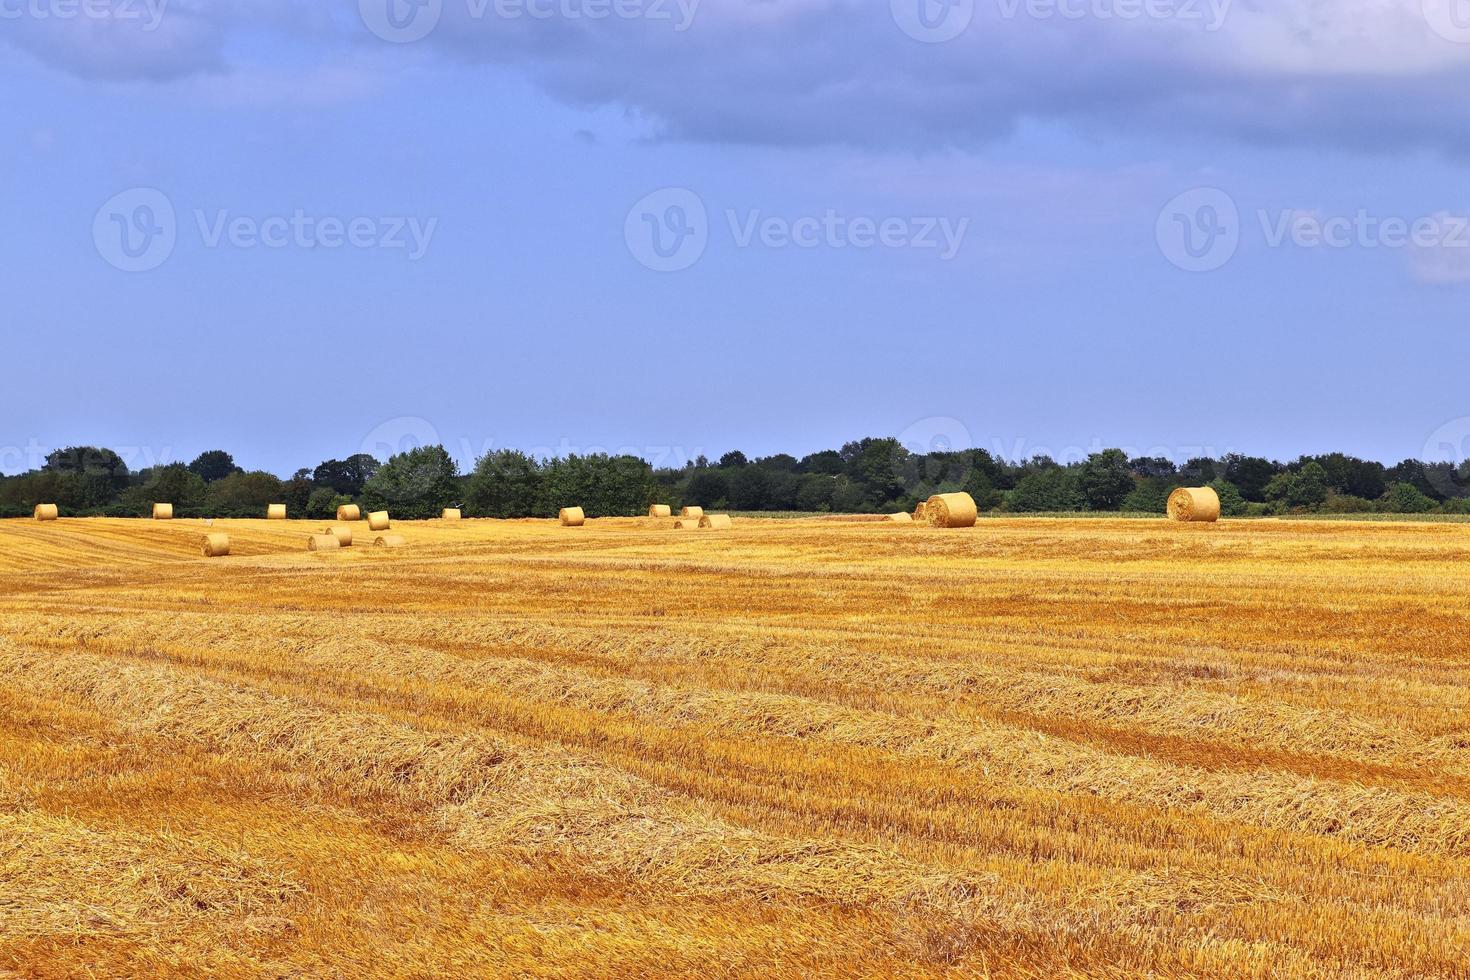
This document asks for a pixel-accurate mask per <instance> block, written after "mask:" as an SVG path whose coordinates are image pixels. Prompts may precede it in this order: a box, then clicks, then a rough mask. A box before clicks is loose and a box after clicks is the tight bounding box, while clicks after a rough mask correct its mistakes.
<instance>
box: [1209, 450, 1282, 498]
mask: <svg viewBox="0 0 1470 980" xmlns="http://www.w3.org/2000/svg"><path fill="white" fill-rule="evenodd" d="M1223 462H1224V469H1225V472H1224V474H1223V475H1224V477H1225V479H1227V480H1229V481H1230V482H1231V483H1233V484H1235V486H1236V488H1237V489H1238V490H1239V491H1240V495H1241V496H1242V497H1244V498H1245V499H1246V500H1254V501H1258V502H1259V501H1265V500H1267V499H1268V498H1267V497H1266V485H1267V484H1268V483H1270V482H1271V480H1272V479H1273V478H1275V477H1276V476H1277V475H1279V474H1280V473H1281V472H1282V468H1281V467H1280V466H1279V465H1278V464H1276V463H1273V462H1271V461H1270V460H1269V459H1262V458H1261V457H1259V456H1242V455H1240V454H1239V453H1232V454H1231V455H1229V456H1226V457H1225V459H1224V460H1223Z"/></svg>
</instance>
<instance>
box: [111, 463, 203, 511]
mask: <svg viewBox="0 0 1470 980" xmlns="http://www.w3.org/2000/svg"><path fill="white" fill-rule="evenodd" d="M204 493H205V484H204V479H203V478H202V477H201V476H199V474H197V473H193V472H191V471H190V470H189V468H188V467H187V466H185V465H184V464H183V463H170V464H169V465H167V466H155V467H153V469H151V470H148V471H147V476H146V478H145V479H144V480H143V482H142V483H139V484H138V485H137V486H133V487H129V488H128V490H127V492H125V493H124V494H123V498H122V499H123V503H124V504H125V505H126V506H127V509H128V510H130V511H131V512H133V513H134V514H141V515H147V514H148V513H150V508H151V507H152V505H153V504H173V505H174V515H175V516H177V517H194V516H199V515H200V514H201V513H202V512H203V508H204Z"/></svg>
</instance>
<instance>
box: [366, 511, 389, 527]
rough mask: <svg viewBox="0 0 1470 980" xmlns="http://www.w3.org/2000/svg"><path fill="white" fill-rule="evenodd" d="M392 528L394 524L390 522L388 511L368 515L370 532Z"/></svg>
mask: <svg viewBox="0 0 1470 980" xmlns="http://www.w3.org/2000/svg"><path fill="white" fill-rule="evenodd" d="M392 526H393V522H392V521H390V520H388V512H387V511H386V510H380V511H377V512H375V513H372V514H369V515H368V530H369V531H386V530H388V529H389V528H390V527H392Z"/></svg>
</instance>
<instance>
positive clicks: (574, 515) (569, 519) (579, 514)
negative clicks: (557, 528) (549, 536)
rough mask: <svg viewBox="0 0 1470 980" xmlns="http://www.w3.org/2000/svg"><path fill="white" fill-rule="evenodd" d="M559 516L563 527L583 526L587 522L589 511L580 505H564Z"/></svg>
mask: <svg viewBox="0 0 1470 980" xmlns="http://www.w3.org/2000/svg"><path fill="white" fill-rule="evenodd" d="M559 517H560V519H561V526H562V527H581V526H582V525H583V524H586V523H587V513H586V512H585V511H583V510H582V508H580V507H563V508H562V509H561V514H560V515H559Z"/></svg>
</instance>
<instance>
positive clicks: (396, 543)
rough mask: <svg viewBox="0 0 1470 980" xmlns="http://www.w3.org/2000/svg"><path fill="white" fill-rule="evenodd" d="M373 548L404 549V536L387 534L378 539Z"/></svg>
mask: <svg viewBox="0 0 1470 980" xmlns="http://www.w3.org/2000/svg"><path fill="white" fill-rule="evenodd" d="M373 547H374V548H402V547H403V535H401V534H385V535H383V536H382V537H380V538H378V540H376V541H374V542H373Z"/></svg>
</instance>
